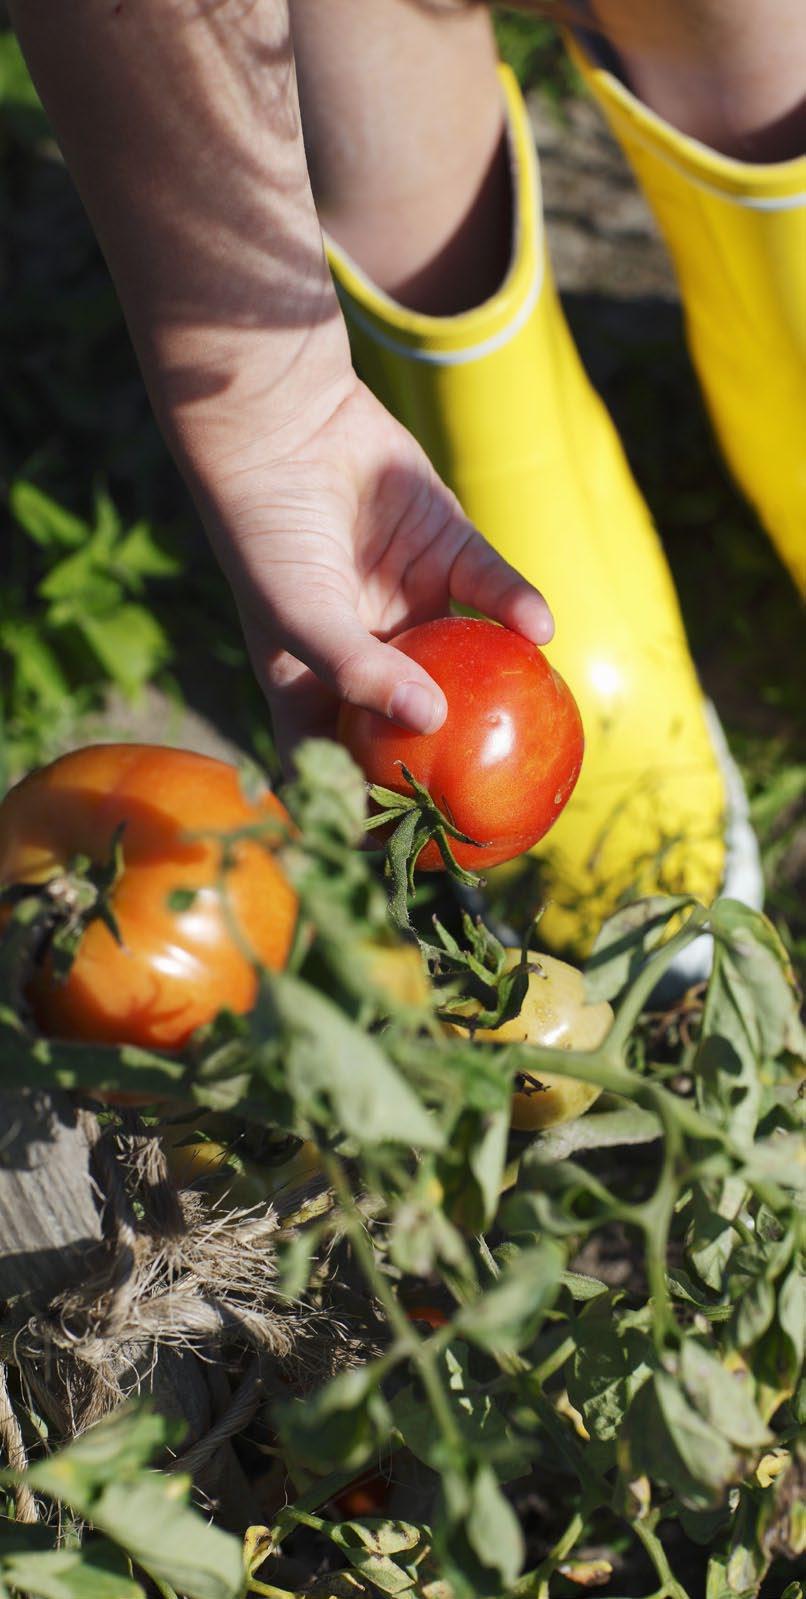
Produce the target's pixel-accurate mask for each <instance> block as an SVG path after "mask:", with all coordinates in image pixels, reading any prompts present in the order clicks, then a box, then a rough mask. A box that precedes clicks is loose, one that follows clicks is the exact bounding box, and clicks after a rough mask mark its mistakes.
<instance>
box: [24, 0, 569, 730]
mask: <svg viewBox="0 0 806 1599" xmlns="http://www.w3.org/2000/svg"><path fill="white" fill-rule="evenodd" d="M12 19H13V21H14V24H15V26H16V28H17V31H18V34H19V37H20V40H21V43H22V46H23V49H24V51H25V53H26V56H27V58H28V61H29V64H30V66H31V69H32V72H33V75H34V77H35V79H36V81H37V84H38V86H39V88H40V92H41V93H42V97H43V100H44V102H45V105H46V108H47V109H48V111H49V113H50V115H51V118H52V121H53V124H54V127H55V129H56V132H57V135H58V137H59V139H60V142H61V145H62V148H63V151H64V154H65V158H66V160H67V163H68V165H69V167H70V169H71V172H72V173H73V176H74V177H75V180H76V182H77V184H78V187H79V190H80V192H81V194H82V198H83V199H84V202H85V205H86V207H87V210H88V212H89V215H90V218H91V220H92V222H93V225H94V227H95V229H96V232H97V234H98V237H99V239H100V242H101V245H102V247H103V249H104V252H105V254H106V256H107V260H108V262H109V265H110V268H111V271H112V274H113V277H114V279H115V282H116V285H117V288H118V292H119V294H120V297H121V301H122V304H123V308H124V311H125V314H126V317H127V321H128V324H129V327H130V330H131V334H132V338H133V341H134V344H135V348H136V350H137V353H138V356H139V359H140V362H141V365H142V368H143V372H144V376H145V379H146V383H147V385H148V388H149V393H150V397H151V400H152V404H153V406H154V409H155V412H156V415H157V417H158V420H159V422H160V424H161V426H162V428H163V431H164V433H165V435H166V438H167V439H168V442H169V444H170V446H171V448H172V450H173V452H174V454H175V456H176V458H177V460H178V462H179V464H180V467H181V468H182V470H183V472H184V474H185V477H186V479H187V481H188V483H189V486H190V488H191V491H192V493H193V495H194V497H195V499H196V502H197V504H198V506H199V509H200V511H201V514H202V517H203V520H204V522H205V525H206V527H207V530H208V532H209V534H210V537H211V539H212V542H213V545H214V547H215V549H216V552H217V554H218V557H219V559H220V561H221V564H222V566H223V568H224V570H225V572H226V574H227V576H228V578H229V580H230V582H231V584H232V586H233V589H234V592H235V596H236V600H237V603H238V606H239V610H240V614H241V617H242V620H243V625H244V630H245V634H246V638H247V643H248V645H249V649H250V654H251V657H252V660H253V663H254V665H255V669H256V671H257V674H258V676H259V678H260V680H261V682H262V683H263V685H264V687H265V689H266V691H267V694H268V697H269V700H270V703H271V705H272V710H273V713H274V717H275V723H276V727H277V731H278V734H279V737H280V741H281V743H282V744H283V745H284V746H285V747H287V746H288V744H289V743H290V742H292V741H293V739H294V738H295V737H296V736H298V735H299V734H300V733H301V732H303V731H306V730H319V729H322V728H324V727H326V726H327V725H328V719H329V717H330V716H331V714H332V709H333V704H334V699H333V697H334V696H340V697H344V698H347V699H351V700H354V701H356V702H357V703H361V704H364V705H367V706H370V707H372V708H374V709H379V710H382V711H385V712H386V713H387V714H394V715H395V717H396V718H397V719H399V720H401V721H403V722H404V723H405V724H406V725H410V726H413V727H415V728H416V729H418V730H423V729H425V728H427V727H428V726H429V725H437V723H438V721H439V720H441V719H442V716H443V715H444V701H443V700H442V697H441V694H440V691H439V690H437V689H436V687H435V685H433V684H432V683H431V680H430V679H428V678H427V677H426V676H425V674H424V673H423V672H422V671H421V670H420V669H419V668H417V669H414V668H413V665H412V663H411V662H409V661H408V660H407V659H406V658H405V657H402V656H401V655H400V654H399V653H398V652H397V651H394V650H391V649H389V647H388V646H386V645H384V644H383V643H381V642H379V641H378V639H377V638H375V637H374V636H373V635H375V634H379V635H381V637H388V636H389V635H391V634H394V633H395V632H396V631H398V630H399V629H400V628H402V627H404V626H406V625H408V624H410V623H412V622H415V621H420V620H423V619H424V617H426V616H428V615H437V614H441V613H443V612H444V611H445V610H446V609H447V607H448V604H449V602H450V599H451V598H453V599H455V600H457V601H459V602H460V603H472V604H474V605H476V606H477V607H478V608H479V609H481V610H483V611H486V612H487V613H488V614H489V615H491V616H493V617H495V618H497V619H498V620H501V621H503V622H506V623H508V624H509V625H511V626H513V627H515V628H517V629H518V630H520V631H523V632H524V633H526V634H527V635H528V636H529V637H532V638H534V639H535V641H536V642H542V641H545V640H546V638H547V637H548V636H549V635H550V631H551V624H550V620H549V618H548V612H547V609H546V607H545V603H544V602H543V601H542V600H541V599H540V597H539V596H538V595H537V594H536V593H535V591H534V590H533V589H531V588H530V587H529V585H527V584H526V583H524V582H523V581H522V580H521V579H519V578H517V577H516V575H515V573H514V572H513V571H512V570H511V569H510V568H509V567H507V566H506V565H505V563H503V562H502V561H501V560H500V559H499V557H497V556H496V555H494V553H493V552H492V551H491V550H490V548H489V546H487V545H486V544H485V543H484V541H483V540H482V539H481V538H480V536H479V535H478V533H476V532H475V530H474V529H472V528H471V527H470V526H469V524H468V523H467V522H466V520H465V518H464V517H463V515H462V513H461V511H460V510H459V507H458V505H457V504H456V501H455V500H454V499H453V497H452V496H451V495H450V493H449V491H448V490H447V489H446V488H445V487H444V485H442V484H441V483H440V481H439V479H438V478H437V477H436V476H435V474H434V473H433V470H432V469H431V467H430V465H429V464H428V462H427V461H426V459H425V457H424V456H423V455H422V452H421V451H420V450H419V448H418V446H417V445H416V444H415V443H414V441H413V440H412V439H411V437H410V436H409V434H407V433H406V432H405V430H404V429H402V428H401V427H399V425H398V424H397V423H396V422H394V421H393V419H392V418H391V417H390V416H389V415H388V414H387V413H386V412H385V411H384V410H383V408H382V407H381V406H379V405H378V403H377V402H376V401H375V400H373V398H372V397H371V396H370V395H369V394H368V392H367V391H366V390H365V389H364V388H363V386H362V385H361V384H360V383H359V382H358V380H357V378H356V376H355V373H354V372H353V370H352V366H351V364H350V357H349V350H348V346H347V339H346V333H345V329H344V326H343V322H342V319H341V316H340V313H339V309H338V304H337V301H336V298H335V294H334V291H333V288H332V284H331V280H330V276H329V273H328V269H327V265H326V262H325V259H324V254H323V249H322V239H321V232H320V229H319V224H318V220H317V216H316V212H315V208H314V205H313V200H312V197H311V192H310V186H309V183H308V175H307V169H306V165H305V154H304V147H303V143H302V134H301V128H300V120H299V111H298V103H297V93H296V82H295V76H294V68H293V56H292V50H291V43H290V34H289V26H288V15H287V8H286V4H285V0H256V3H250V0H217V3H210V0H207V3H202V0H59V3H58V5H54V4H53V0H13V6H12ZM407 684H412V685H416V686H418V687H419V688H420V689H421V690H423V691H424V693H425V698H424V699H423V701H422V703H421V705H419V706H418V705H417V704H416V703H415V702H414V701H411V700H410V701H409V703H408V704H407V703H406V696H405V694H403V695H402V697H401V691H402V690H403V689H404V688H405V685H407Z"/></svg>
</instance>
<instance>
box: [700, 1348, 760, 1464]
mask: <svg viewBox="0 0 806 1599" xmlns="http://www.w3.org/2000/svg"><path fill="white" fill-rule="evenodd" d="M680 1378H681V1381H682V1384H683V1387H684V1389H685V1391H686V1393H687V1394H688V1397H689V1399H690V1400H691V1402H692V1404H693V1405H695V1406H696V1408H697V1410H698V1411H699V1413H700V1415H701V1416H704V1417H705V1419H706V1421H708V1422H710V1424H711V1426H712V1427H714V1428H715V1429H717V1430H718V1431H719V1432H721V1433H722V1435H723V1437H724V1438H727V1439H728V1441H729V1442H730V1443H732V1444H736V1446H737V1448H739V1449H757V1448H758V1449H760V1448H761V1447H762V1445H763V1444H767V1443H769V1442H770V1441H771V1436H772V1435H771V1434H770V1432H769V1430H768V1428H767V1427H766V1426H765V1425H764V1422H763V1420H762V1418H761V1416H760V1415H759V1413H758V1410H757V1409H756V1405H755V1402H754V1400H753V1394H752V1389H751V1384H750V1382H749V1380H748V1377H747V1374H746V1373H745V1372H742V1371H741V1370H739V1371H733V1372H731V1371H727V1370H726V1369H725V1367H724V1366H723V1365H722V1362H721V1361H720V1360H718V1359H717V1358H716V1356H715V1355H713V1354H711V1352H710V1350H708V1349H706V1348H705V1346H704V1345H703V1344H701V1343H700V1341H699V1340H698V1339H696V1338H692V1337H688V1338H686V1339H685V1340H684V1342H683V1347H682V1349H681V1352H680Z"/></svg>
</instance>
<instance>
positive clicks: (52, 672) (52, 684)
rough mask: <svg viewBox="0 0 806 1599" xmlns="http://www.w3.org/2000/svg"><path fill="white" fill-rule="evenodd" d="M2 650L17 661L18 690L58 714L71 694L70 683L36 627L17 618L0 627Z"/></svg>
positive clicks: (0, 646)
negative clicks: (57, 711)
mask: <svg viewBox="0 0 806 1599" xmlns="http://www.w3.org/2000/svg"><path fill="white" fill-rule="evenodd" d="M0 648H1V649H3V650H6V651H7V653H8V654H9V655H12V656H13V657H14V676H15V687H16V689H17V691H18V692H19V693H20V694H23V695H27V694H30V695H32V696H33V697H34V698H35V699H36V700H38V701H39V703H40V705H41V706H42V708H43V709H46V710H56V709H58V708H60V707H61V706H63V705H64V703H65V701H66V699H67V696H68V694H69V692H70V691H69V687H68V683H67V679H66V677H65V675H64V673H63V672H62V669H61V666H60V665H59V662H58V659H57V657H56V655H55V654H54V652H53V650H52V649H51V648H50V645H49V644H47V643H46V642H45V640H44V638H43V637H42V630H41V628H40V627H38V626H37V625H36V624H35V623H31V622H24V621H22V620H21V619H18V618H16V617H15V618H14V620H13V621H12V622H6V623H3V625H2V626H1V627H0Z"/></svg>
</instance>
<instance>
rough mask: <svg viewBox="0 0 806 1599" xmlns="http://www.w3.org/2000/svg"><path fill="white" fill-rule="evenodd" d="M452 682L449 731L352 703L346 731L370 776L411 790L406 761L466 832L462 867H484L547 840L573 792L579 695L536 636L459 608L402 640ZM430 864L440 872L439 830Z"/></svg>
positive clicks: (343, 719)
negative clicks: (400, 721)
mask: <svg viewBox="0 0 806 1599" xmlns="http://www.w3.org/2000/svg"><path fill="white" fill-rule="evenodd" d="M392 643H393V644H394V646H395V649H398V650H401V651H402V652H403V654H404V655H408V656H410V657H411V659H412V660H415V661H418V662H419V664H420V665H421V666H423V667H425V670H426V671H427V672H428V673H429V674H430V676H431V677H433V678H434V680H435V682H437V683H438V684H439V686H440V688H441V689H442V690H443V692H444V694H445V697H446V699H447V701H448V715H447V718H446V720H445V722H444V723H443V725H442V727H441V728H440V729H439V731H438V732H437V733H428V734H419V733H409V732H406V730H405V729H404V728H401V727H397V726H396V725H395V724H394V722H390V721H389V720H388V719H387V718H386V717H384V716H380V715H378V714H377V713H376V712H373V711H365V710H361V709H360V708H359V707H357V706H354V705H343V706H342V708H341V712H340V716H339V736H340V737H341V739H342V741H343V742H344V743H345V744H346V745H347V748H348V749H349V751H350V753H351V755H352V756H353V757H354V759H355V760H356V761H357V762H358V764H359V766H360V767H361V768H362V769H363V771H364V774H365V776H366V778H367V780H368V781H369V782H370V783H379V784H381V785H382V786H383V787H384V788H391V789H394V790H396V791H397V792H398V793H401V794H405V793H410V790H409V789H408V787H407V784H406V781H405V778H404V777H403V774H402V772H401V769H400V764H399V763H400V762H401V761H402V762H403V763H404V764H405V765H406V766H407V767H408V768H409V771H410V772H412V773H413V775H414V776H415V777H416V778H418V779H419V781H420V782H421V783H423V784H425V786H426V788H427V789H428V790H429V791H430V793H431V796H432V798H433V799H434V800H436V802H437V804H438V805H439V806H440V808H441V809H442V810H443V811H444V813H445V815H446V816H447V817H448V818H449V819H450V821H451V822H453V824H454V826H455V827H457V828H458V829H459V831H460V832H462V833H466V834H467V836H468V837H469V838H472V839H474V840H475V841H477V842H476V843H474V844H472V845H470V844H459V843H456V842H454V841H451V847H452V849H453V852H454V854H455V856H456V859H457V860H458V862H459V864H460V866H465V867H469V868H471V870H472V869H474V868H476V869H481V868H484V867H486V866H495V865H497V863H498V862H499V861H507V860H510V859H511V858H512V856H514V855H521V854H523V852H524V850H527V849H530V848H531V846H532V845H533V844H536V843H537V840H538V839H539V838H542V837H543V834H544V833H547V832H548V829H549V828H550V827H551V825H552V823H553V822H555V821H556V820H557V817H558V816H559V814H560V811H561V810H562V809H563V806H564V805H565V804H566V802H567V801H568V799H569V798H570V795H571V792H572V790H573V787H574V784H575V783H576V780H577V777H578V776H579V769H580V766H581V765H582V752H583V747H584V740H583V734H582V722H581V719H580V715H579V711H578V709H577V705H576V701H575V700H574V697H573V695H572V694H571V692H570V690H569V689H568V688H567V686H566V684H565V683H564V682H563V679H562V678H561V677H560V676H559V674H558V673H557V672H555V671H554V670H553V669H552V667H550V666H549V664H548V661H547V660H546V658H545V656H544V655H543V654H542V653H541V651H540V650H539V649H538V648H537V645H536V644H530V643H529V641H528V640H527V639H525V638H521V636H520V635H519V634H518V633H510V632H509V631H508V629H507V628H503V627H498V626H497V625H496V624H495V623H494V622H485V621H481V620H474V619H472V618H470V617H463V616H449V617H443V618H441V620H439V621H436V622H425V623H423V625H422V626H421V627H412V628H410V629H409V631H408V632H406V633H401V634H400V636H399V637H398V638H396V639H393V640H392ZM417 864H418V866H419V867H420V868H421V869H423V870H425V871H439V870H441V868H442V865H443V862H442V857H441V855H440V853H439V849H438V847H437V844H436V842H435V840H433V839H432V840H431V841H430V842H429V843H428V844H426V846H425V849H424V850H423V852H422V854H421V855H420V858H419V861H418V863H417Z"/></svg>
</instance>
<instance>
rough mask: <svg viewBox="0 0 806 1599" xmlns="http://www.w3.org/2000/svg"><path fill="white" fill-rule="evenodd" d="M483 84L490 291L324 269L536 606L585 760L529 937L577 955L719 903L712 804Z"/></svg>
mask: <svg viewBox="0 0 806 1599" xmlns="http://www.w3.org/2000/svg"><path fill="white" fill-rule="evenodd" d="M501 82H502V87H503V93H504V95H505V98H506V107H507V112H508V126H509V142H510V150H511V166H512V177H513V190H514V200H515V226H514V230H513V233H514V237H513V251H512V259H511V263H510V267H509V270H508V273H507V276H506V278H505V280H504V282H503V284H502V285H501V287H500V289H499V290H498V292H497V293H496V294H495V295H494V296H493V297H492V298H491V299H490V300H488V301H486V302H485V303H484V304H482V305H480V306H479V307H478V308H476V309H474V310H472V311H468V312H464V313H462V314H460V315H457V316H453V317H433V316H427V315H424V314H422V313H419V312H414V311H409V310H407V309H405V308H404V307H402V306H401V305H399V304H397V303H396V302H395V301H394V300H392V299H391V298H390V297H389V296H388V295H386V294H384V293H383V292H382V291H381V290H379V289H378V288H377V287H375V286H374V285H373V284H372V283H371V282H370V281H369V280H368V279H367V278H366V276H365V275H364V274H363V273H362V272H361V270H360V269H359V268H358V267H357V266H356V265H355V263H353V262H352V261H351V260H350V259H349V258H347V257H346V256H345V254H344V253H343V252H342V251H341V250H340V249H339V248H338V247H337V246H335V245H333V244H331V245H330V262H331V268H332V271H333V275H334V278H335V281H336V287H337V289H338V292H339V297H340V300H341V303H342V307H343V310H344V312H345V316H346V319H347V324H348V327H349V330H350V336H351V341H352V345H353V354H354V358H355V362H356V366H357V368H358V370H359V372H360V373H361V375H362V376H363V377H364V379H365V380H366V381H367V382H368V383H369V385H370V387H371V388H372V389H373V390H374V392H375V394H376V395H377V396H378V398H379V399H380V400H381V401H382V402H383V403H384V404H385V405H386V406H387V407H388V409H390V410H391V411H392V412H394V414H395V415H396V416H397V417H398V418H399V419H400V420H401V421H402V422H403V423H405V425H406V426H407V427H408V428H409V429H410V430H411V432H412V433H414V434H415V435H416V437H417V438H418V439H419V440H420V442H421V444H422V445H423V446H424V447H425V449H426V450H427V452H428V453H429V455H430V456H431V459H432V461H433V462H434V465H435V466H436V468H437V470H438V471H439V472H440V474H441V475H442V477H443V478H444V479H445V480H446V481H447V482H448V483H449V484H450V485H451V486H452V487H453V488H454V489H455V491H456V493H457V494H458V496H459V499H460V501H461V502H462V504H463V506H464V508H465V511H466V513H467V515H468V516H469V517H470V518H471V520H472V521H473V522H474V523H475V524H476V525H477V526H478V527H479V528H480V529H481V531H482V532H483V533H484V534H485V536H486V537H487V538H488V539H489V540H490V542H491V543H492V544H493V545H494V546H495V547H496V548H497V549H498V550H500V551H501V552H502V553H503V554H504V555H505V556H506V557H507V559H508V560H509V561H511V562H512V563H513V565H514V566H516V567H517V568H518V569H519V570H520V571H521V572H523V573H524V574H525V575H526V576H527V577H528V578H530V579H531V580H532V581H533V582H534V583H535V584H536V585H537V586H538V587H539V588H540V589H541V590H542V592H543V593H544V594H545V595H546V598H547V599H548V601H549V604H550V605H551V607H552V610H553V612H554V617H555V621H556V635H555V639H554V641H553V642H552V644H551V645H550V646H548V650H547V654H548V655H549V657H550V659H551V660H552V662H553V664H554V665H556V666H557V668H558V669H559V671H560V672H561V673H562V675H563V676H564V677H565V678H566V680H567V681H568V683H569V685H570V686H571V688H572V689H573V692H574V694H575V695H576V697H577V700H578V702H579V705H580V709H581V712H582V717H583V722H584V726H585V735H586V754H585V760H584V763H583V768H582V775H581V777H580V780H579V784H578V787H577V789H576V792H575V794H574V796H573V799H572V801H571V803H570V804H569V805H568V807H567V809H566V811H565V812H564V814H563V815H562V816H561V818H560V820H559V822H558V823H557V825H556V826H555V827H554V829H553V830H552V832H551V834H550V835H549V836H548V838H547V839H546V840H545V842H544V843H543V844H541V845H540V846H539V849H538V851H537V853H539V854H540V855H541V856H543V857H544V858H545V860H546V863H547V870H548V875H549V879H550V882H549V894H550V901H549V904H548V908H547V910H546V912H545V915H544V917H543V920H542V922H541V936H543V937H544V938H545V940H546V942H547V943H548V944H549V946H550V947H553V948H555V949H560V950H563V949H572V950H574V951H575V952H576V953H578V954H579V953H582V952H584V950H585V949H586V948H587V947H588V946H589V944H590V942H591V940H592V938H593V936H594V935H595V933H596V932H597V930H598V928H599V926H600V925H601V921H602V919H603V917H604V916H605V915H606V914H607V913H608V912H609V911H610V910H611V909H612V908H613V906H614V905H615V904H616V903H618V902H620V901H621V900H622V899H624V898H628V897H632V895H633V894H636V893H647V892H654V891H657V890H666V891H670V892H679V891H689V892H691V893H693V894H695V895H697V896H698V897H701V898H703V899H705V900H709V899H711V898H712V897H713V896H714V894H715V893H716V892H718V891H719V889H720V886H721V885H723V882H724V879H725V874H726V851H725V823H726V809H727V807H726V790H725V780H724V778H723V771H722V767H721V765H720V762H719V761H718V759H717V757H716V755H715V748H714V741H713V737H712V733H711V732H710V731H709V725H708V720H707V716H706V712H705V707H704V703H703V699H702V695H701V693H700V689H699V686H698V683H697V679H696V676H695V672H694V668H693V666H692V663H691V659H690V657H689V653H688V648H687V645H686V639H685V634H684V631H683V626H682V622H681V618H680V613H679V609H678V605H677V599H676V595H675V592H674V588H673V585H672V581H671V578H670V575H669V571H668V568H667V566H666V562H665V559H664V556H663V553H662V551H661V548H660V545H659V542H658V539H657V536H656V534H655V531H654V528H653V527H652V524H651V521H650V517H649V513H648V511H647V508H646V506H645V504H644V502H643V500H642V499H641V496H640V495H639V493H638V490H637V489H636V487H635V484H634V482H633V480H632V477H631V475H630V472H629V469H628V467H627V464H626V461H625V458H624V455H623V452H622V449H621V446H620V443H619V441H618V438H617V436H616V434H615V431H614V429H613V427H612V424H611V422H610V419H609V416H608V414H607V412H606V410H605V408H604V406H603V405H602V403H601V401H600V400H599V398H598V396H597V395H596V394H595V393H594V391H593V389H592V388H591V386H590V384H589V382H588V379H587V377H586V376H585V373H584V371H583V369H582V366H581V364H580V361H579V358H578V356H577V353H576V349H575V347H574V344H573V342H572V340H571V336H570V334H569V331H568V328H567V326H566V323H565V320H564V317H563V314H562V311H561V309H560V305H559V302H558V299H557V295H556V291H555V288H554V284H553V281H552V278H551V273H550V268H549V265H548V261H547V258H546V251H545V243H544V238H543V227H542V208H541V196H540V179H539V172H538V168H537V161H536V157H535V154H534V147H533V142H532V135H531V130H530V127H529V123H528V119H527V115H526V110H525V107H524V105H523V101H522V99H521V96H520V92H519V90H518V87H517V84H516V82H515V79H514V78H513V76H512V74H511V73H510V72H509V71H508V70H507V69H506V68H502V69H501ZM739 809H741V805H740V806H739ZM739 831H740V833H741V834H742V837H741V840H740V848H739V852H738V853H739V855H740V856H742V857H743V861H740V863H739V864H740V880H737V881H736V882H735V883H734V884H733V886H732V888H731V891H732V892H735V893H737V894H739V895H740V896H741V895H742V894H744V893H747V895H748V897H750V898H753V897H758V876H757V864H756V865H755V866H754V865H753V862H754V861H755V859H756V858H755V856H754V855H753V845H752V837H751V835H749V833H748V832H747V830H746V828H744V830H742V827H741V826H740V828H739ZM731 836H732V835H731ZM748 840H750V842H749V843H748ZM745 845H747V848H745ZM748 850H749V854H750V856H752V857H753V860H752V861H751V862H750V874H749V876H750V887H749V888H747V887H745V886H743V885H744V879H743V878H742V877H741V873H742V871H743V870H744V866H746V865H747V861H746V859H744V857H746V856H747V853H748ZM728 865H729V866H730V862H728ZM754 873H755V875H754ZM731 882H732V877H731V871H730V870H729V871H728V886H729V887H730V886H731Z"/></svg>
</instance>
